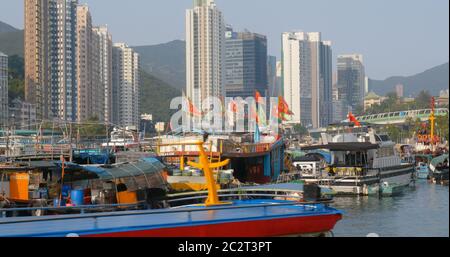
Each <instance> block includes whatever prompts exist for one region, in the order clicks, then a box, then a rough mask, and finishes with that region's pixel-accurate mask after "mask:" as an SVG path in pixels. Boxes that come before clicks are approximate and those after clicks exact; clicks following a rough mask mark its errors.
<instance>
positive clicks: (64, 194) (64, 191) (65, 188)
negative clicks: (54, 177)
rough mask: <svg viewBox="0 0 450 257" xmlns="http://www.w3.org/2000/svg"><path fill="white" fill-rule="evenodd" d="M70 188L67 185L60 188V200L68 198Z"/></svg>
mask: <svg viewBox="0 0 450 257" xmlns="http://www.w3.org/2000/svg"><path fill="white" fill-rule="evenodd" d="M70 189H71V187H70V186H69V185H64V186H63V187H62V198H67V197H68V196H69V191H70Z"/></svg>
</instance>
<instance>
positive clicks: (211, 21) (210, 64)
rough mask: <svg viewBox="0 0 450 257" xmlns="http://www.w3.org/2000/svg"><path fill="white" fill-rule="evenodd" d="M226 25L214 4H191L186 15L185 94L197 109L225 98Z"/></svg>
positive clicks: (204, 1)
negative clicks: (209, 99) (213, 99)
mask: <svg viewBox="0 0 450 257" xmlns="http://www.w3.org/2000/svg"><path fill="white" fill-rule="evenodd" d="M224 61H225V22H224V19H223V16H222V13H221V12H220V11H219V9H218V8H217V6H216V4H215V3H214V1H213V0H194V7H193V8H192V9H188V10H187V11H186V83H187V85H186V86H187V88H186V93H187V96H188V97H189V98H190V99H191V100H192V101H193V103H194V104H195V105H196V106H199V107H201V105H202V101H203V100H204V99H205V98H207V97H209V96H217V97H221V96H225V86H224V79H225V75H224V71H225V68H224Z"/></svg>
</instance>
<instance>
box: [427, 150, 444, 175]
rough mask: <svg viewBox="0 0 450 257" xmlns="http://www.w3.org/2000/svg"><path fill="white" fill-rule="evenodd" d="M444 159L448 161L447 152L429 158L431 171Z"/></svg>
mask: <svg viewBox="0 0 450 257" xmlns="http://www.w3.org/2000/svg"><path fill="white" fill-rule="evenodd" d="M445 161H447V163H448V154H443V155H441V156H438V157H436V158H434V159H433V160H431V162H430V169H431V171H433V172H434V171H435V170H436V168H437V167H438V166H439V165H442V164H443V163H444V162H445Z"/></svg>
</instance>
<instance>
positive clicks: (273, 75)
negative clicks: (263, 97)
mask: <svg viewBox="0 0 450 257" xmlns="http://www.w3.org/2000/svg"><path fill="white" fill-rule="evenodd" d="M267 82H268V91H269V95H268V96H270V97H278V96H280V95H281V94H280V91H279V88H278V85H277V57H276V56H270V55H269V56H267Z"/></svg>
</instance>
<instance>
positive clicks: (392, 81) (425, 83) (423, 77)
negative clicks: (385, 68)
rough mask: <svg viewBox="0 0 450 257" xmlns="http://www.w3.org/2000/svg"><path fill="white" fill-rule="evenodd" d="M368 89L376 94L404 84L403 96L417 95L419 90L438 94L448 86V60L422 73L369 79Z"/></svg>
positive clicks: (383, 93)
mask: <svg viewBox="0 0 450 257" xmlns="http://www.w3.org/2000/svg"><path fill="white" fill-rule="evenodd" d="M369 83H370V89H371V90H373V91H374V92H375V93H377V94H378V95H385V94H387V93H389V92H393V91H395V89H394V87H395V86H396V85H397V84H403V85H404V90H405V92H404V94H405V96H417V95H418V94H419V92H420V91H421V90H424V89H426V90H428V91H429V92H430V94H432V95H439V92H440V90H442V89H447V88H448V86H449V65H448V62H447V63H445V64H442V65H439V66H436V67H433V68H431V69H429V70H426V71H424V72H422V73H419V74H416V75H413V76H407V77H400V76H396V77H390V78H388V79H386V80H370V82H369Z"/></svg>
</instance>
